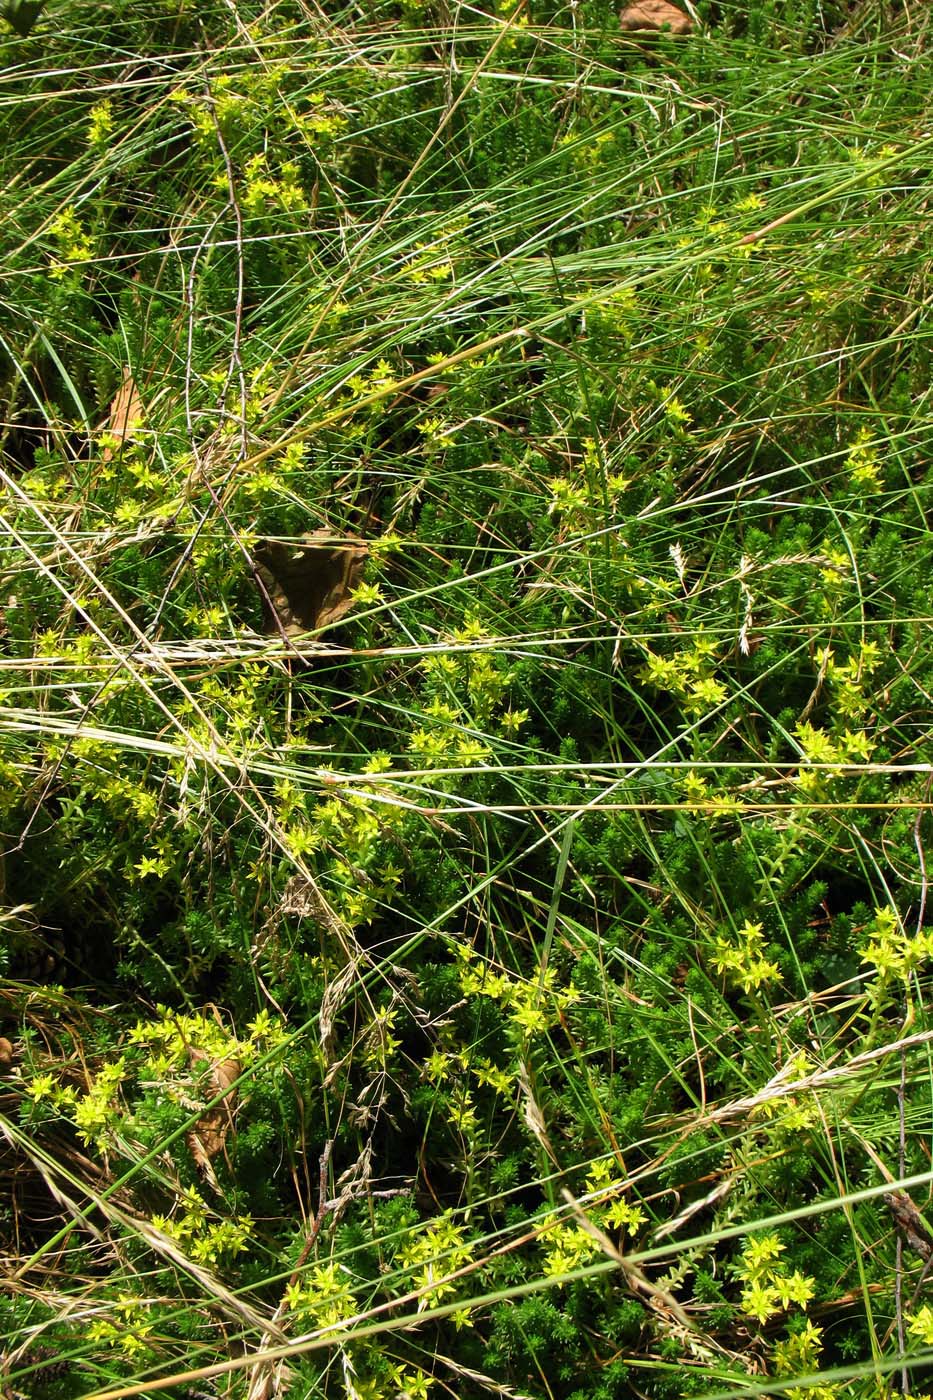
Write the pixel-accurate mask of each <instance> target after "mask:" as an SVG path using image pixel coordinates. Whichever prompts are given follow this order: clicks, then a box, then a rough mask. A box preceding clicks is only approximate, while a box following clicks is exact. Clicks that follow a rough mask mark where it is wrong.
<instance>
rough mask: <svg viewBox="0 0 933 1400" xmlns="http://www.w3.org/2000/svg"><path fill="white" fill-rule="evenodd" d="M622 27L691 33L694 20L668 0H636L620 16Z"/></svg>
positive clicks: (672, 32)
mask: <svg viewBox="0 0 933 1400" xmlns="http://www.w3.org/2000/svg"><path fill="white" fill-rule="evenodd" d="M619 25H620V27H621V28H622V29H654V30H661V29H667V30H669V31H670V32H671V34H689V33H691V31H692V30H693V27H694V26H693V20H692V19H691V18H690V16H689V15H685V14H684V12H683V10H679V9H678V8H677V6H676V5H671V4H669V3H668V0H635V3H634V4H632V5H627V6H626V8H625V9H624V10H623V11H622V13H621V15H620V16H619Z"/></svg>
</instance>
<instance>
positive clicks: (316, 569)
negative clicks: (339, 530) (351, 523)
mask: <svg viewBox="0 0 933 1400" xmlns="http://www.w3.org/2000/svg"><path fill="white" fill-rule="evenodd" d="M367 552H368V551H367V546H366V544H365V543H364V541H363V540H350V539H346V538H345V537H341V536H339V535H331V534H329V533H328V532H327V531H326V530H319V531H315V532H314V533H312V534H309V535H303V536H302V537H301V538H300V539H298V540H295V541H294V542H291V543H285V542H284V541H282V540H262V541H260V543H259V544H258V545H257V546H256V563H257V565H258V567H259V574H260V577H261V579H262V581H263V584H264V585H265V588H266V591H267V592H268V594H269V599H270V601H271V603H272V606H273V608H274V609H275V613H276V618H277V619H278V624H279V625H280V626H281V627H282V629H283V630H284V631H285V633H286V634H287V635H288V636H290V637H293V636H295V635H297V634H298V633H300V632H316V631H317V630H318V629H319V628H321V627H326V626H327V625H328V623H331V622H337V621H338V620H339V619H340V618H341V617H343V615H344V613H346V612H349V610H350V608H351V607H352V606H353V597H352V594H353V590H354V589H355V588H356V586H357V584H358V583H359V581H360V576H361V575H362V572H363V565H364V563H365V562H366V555H367ZM267 611H268V608H267ZM267 626H268V627H269V630H272V629H273V628H276V619H275V618H268V619H267ZM276 630H277V628H276Z"/></svg>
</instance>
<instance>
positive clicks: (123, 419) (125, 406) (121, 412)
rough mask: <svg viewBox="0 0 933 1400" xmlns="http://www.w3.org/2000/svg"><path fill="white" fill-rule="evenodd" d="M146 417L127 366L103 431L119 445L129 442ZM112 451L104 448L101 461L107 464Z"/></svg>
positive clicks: (131, 373)
mask: <svg viewBox="0 0 933 1400" xmlns="http://www.w3.org/2000/svg"><path fill="white" fill-rule="evenodd" d="M145 415H146V410H145V408H144V407H143V401H142V399H141V398H140V397H139V390H138V389H137V387H136V380H135V379H134V378H133V371H132V370H131V369H130V367H129V365H127V366H126V368H125V369H124V371H123V383H122V384H121V385H120V387H119V389H118V390H117V392H116V394H115V395H114V398H113V403H112V404H111V405H110V411H109V412H108V414H107V420H106V422H105V423H104V426H103V431H104V432H105V433H107V434H108V435H109V436H110V437H113V438H116V439H117V441H118V442H119V443H121V444H122V443H126V442H131V441H132V440H133V437H134V436H135V433H136V429H137V428H138V427H139V425H140V424H141V423H142V421H143V419H144V417H145ZM113 452H114V449H113V448H112V447H110V446H107V447H105V448H104V450H103V453H102V455H101V460H102V461H104V462H109V461H110V459H111V457H112V456H113Z"/></svg>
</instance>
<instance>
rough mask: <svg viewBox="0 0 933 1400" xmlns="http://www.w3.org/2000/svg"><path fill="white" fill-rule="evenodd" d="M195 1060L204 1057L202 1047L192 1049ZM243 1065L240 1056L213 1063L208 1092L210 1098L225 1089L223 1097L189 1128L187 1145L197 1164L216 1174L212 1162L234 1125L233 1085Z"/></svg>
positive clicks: (209, 1172) (204, 1170)
mask: <svg viewBox="0 0 933 1400" xmlns="http://www.w3.org/2000/svg"><path fill="white" fill-rule="evenodd" d="M190 1053H191V1058H192V1060H194V1061H198V1060H205V1059H207V1056H206V1055H205V1053H204V1051H203V1050H192V1051H191V1052H190ZM242 1070H243V1067H242V1065H241V1064H240V1062H239V1060H217V1061H215V1062H214V1063H213V1064H212V1065H211V1072H210V1076H209V1079H208V1085H207V1092H208V1095H209V1097H210V1098H215V1097H216V1096H217V1094H220V1093H222V1094H223V1096H224V1097H223V1099H222V1100H221V1102H220V1103H218V1104H215V1105H214V1107H213V1108H210V1109H208V1110H207V1112H206V1113H202V1115H201V1117H200V1118H199V1119H198V1121H197V1123H195V1125H194V1127H193V1128H191V1129H189V1132H188V1146H189V1148H190V1149H191V1155H192V1157H193V1158H194V1160H195V1163H196V1165H197V1166H198V1168H199V1169H200V1170H201V1171H202V1172H204V1173H205V1174H208V1175H213V1169H212V1167H211V1162H212V1161H213V1159H214V1158H215V1157H216V1156H217V1154H218V1152H222V1151H223V1148H224V1143H225V1142H226V1141H227V1134H228V1133H229V1131H230V1128H231V1127H232V1126H233V1110H234V1107H235V1105H236V1089H234V1088H233V1085H234V1084H235V1082H236V1081H237V1079H239V1077H240V1075H241V1073H242Z"/></svg>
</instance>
